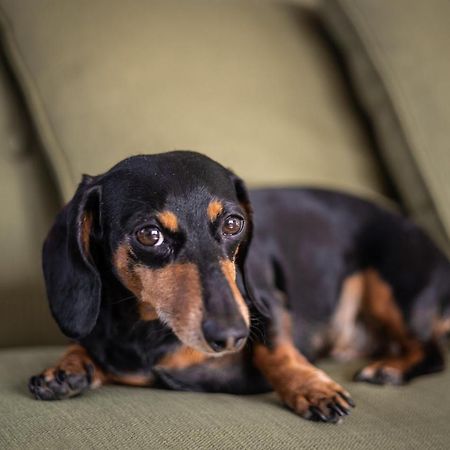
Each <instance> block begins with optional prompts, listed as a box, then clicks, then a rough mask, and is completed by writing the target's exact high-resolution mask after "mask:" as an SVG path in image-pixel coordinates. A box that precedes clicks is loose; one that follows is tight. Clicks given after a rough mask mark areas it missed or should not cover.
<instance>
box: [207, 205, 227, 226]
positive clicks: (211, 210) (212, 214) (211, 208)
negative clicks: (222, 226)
mask: <svg viewBox="0 0 450 450" xmlns="http://www.w3.org/2000/svg"><path fill="white" fill-rule="evenodd" d="M222 211H223V204H222V202H220V201H219V200H212V201H211V202H209V205H208V210H207V213H208V218H209V220H210V221H211V222H214V221H215V220H216V219H217V217H218V216H219V214H220V213H221V212H222Z"/></svg>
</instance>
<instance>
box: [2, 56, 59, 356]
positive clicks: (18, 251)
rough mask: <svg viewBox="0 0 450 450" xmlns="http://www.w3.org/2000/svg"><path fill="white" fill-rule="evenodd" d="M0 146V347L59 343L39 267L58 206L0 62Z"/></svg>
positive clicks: (47, 175) (46, 173)
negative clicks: (43, 247)
mask: <svg viewBox="0 0 450 450" xmlns="http://www.w3.org/2000/svg"><path fill="white" fill-rule="evenodd" d="M0 142H1V148H0V205H1V220H0V236H1V237H0V240H1V251H0V319H1V325H0V347H6V346H11V345H33V344H50V343H55V342H63V341H62V339H63V338H62V336H61V334H60V332H59V331H58V329H57V327H56V325H55V323H54V321H53V319H52V318H51V316H50V312H49V309H48V306H47V302H46V301H45V294H44V285H43V280H42V274H41V264H40V261H41V256H40V253H41V247H42V241H43V239H44V236H45V234H46V233H47V230H48V227H49V226H50V223H51V221H52V220H53V216H54V214H55V212H56V209H57V207H58V200H57V197H56V195H55V190H54V186H53V185H52V183H51V180H50V178H49V174H48V171H47V170H46V168H45V165H44V163H43V161H42V156H41V154H40V152H39V151H38V148H37V146H36V144H35V143H34V142H33V139H32V134H31V131H30V129H29V127H28V124H27V122H26V120H25V118H24V115H23V110H22V109H21V107H20V102H19V101H18V98H17V96H16V95H15V91H14V89H13V85H12V83H11V82H10V79H9V77H8V76H7V73H6V72H5V67H4V64H3V62H2V61H0Z"/></svg>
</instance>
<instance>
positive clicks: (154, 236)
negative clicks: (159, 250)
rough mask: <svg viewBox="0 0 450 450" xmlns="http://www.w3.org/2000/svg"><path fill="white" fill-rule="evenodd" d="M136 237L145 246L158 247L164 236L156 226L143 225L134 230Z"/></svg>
mask: <svg viewBox="0 0 450 450" xmlns="http://www.w3.org/2000/svg"><path fill="white" fill-rule="evenodd" d="M136 239H137V240H138V241H139V242H140V243H141V244H142V245H145V246H146V247H158V245H161V244H162V243H163V242H164V236H163V234H162V233H161V231H160V230H159V228H157V227H143V228H141V229H140V230H138V231H137V232H136Z"/></svg>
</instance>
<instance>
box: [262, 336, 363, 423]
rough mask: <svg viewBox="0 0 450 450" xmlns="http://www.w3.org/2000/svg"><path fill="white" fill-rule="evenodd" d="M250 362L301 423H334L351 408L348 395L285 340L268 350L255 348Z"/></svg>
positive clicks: (351, 403)
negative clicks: (298, 416) (301, 418)
mask: <svg viewBox="0 0 450 450" xmlns="http://www.w3.org/2000/svg"><path fill="white" fill-rule="evenodd" d="M253 362H254V364H255V365H256V367H257V368H258V369H259V370H260V371H261V372H262V374H263V375H264V376H265V377H266V379H267V380H268V381H269V383H270V384H271V385H272V387H273V389H274V390H275V391H276V392H277V393H278V394H279V395H280V397H281V399H282V401H283V402H284V403H285V404H286V405H287V406H288V407H289V408H291V409H292V410H293V411H295V412H296V413H297V414H299V415H300V416H302V417H304V418H305V419H311V420H322V421H325V422H337V421H339V419H340V418H341V417H343V416H346V415H348V413H349V411H350V409H351V408H352V407H354V406H355V404H354V403H353V400H352V399H351V397H350V394H349V393H348V392H347V391H346V390H345V389H344V388H343V387H342V386H340V385H339V384H337V383H335V382H334V381H333V380H332V379H331V378H330V377H328V375H326V374H325V372H323V371H322V370H320V369H318V368H317V367H314V366H313V365H312V364H311V363H309V362H308V361H307V359H306V358H305V357H304V356H303V355H301V354H300V353H299V351H298V350H297V349H296V348H295V347H294V344H293V343H292V341H290V340H288V339H284V340H283V341H280V342H279V343H277V344H274V345H273V346H272V347H271V348H269V347H267V346H265V345H262V344H258V345H256V346H255V348H254V354H253Z"/></svg>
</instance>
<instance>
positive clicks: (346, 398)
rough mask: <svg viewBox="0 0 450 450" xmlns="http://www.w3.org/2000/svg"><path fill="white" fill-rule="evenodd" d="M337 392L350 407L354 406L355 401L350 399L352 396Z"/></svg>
mask: <svg viewBox="0 0 450 450" xmlns="http://www.w3.org/2000/svg"><path fill="white" fill-rule="evenodd" d="M338 394H339V395H340V396H341V397H342V398H343V399H344V400H345V401H346V402H347V403H348V404H349V405H350V406H351V407H352V408H354V407H355V406H356V403H355V402H354V401H353V400H352V398H351V397H350V396H348V395H346V394H344V393H343V392H338Z"/></svg>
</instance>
